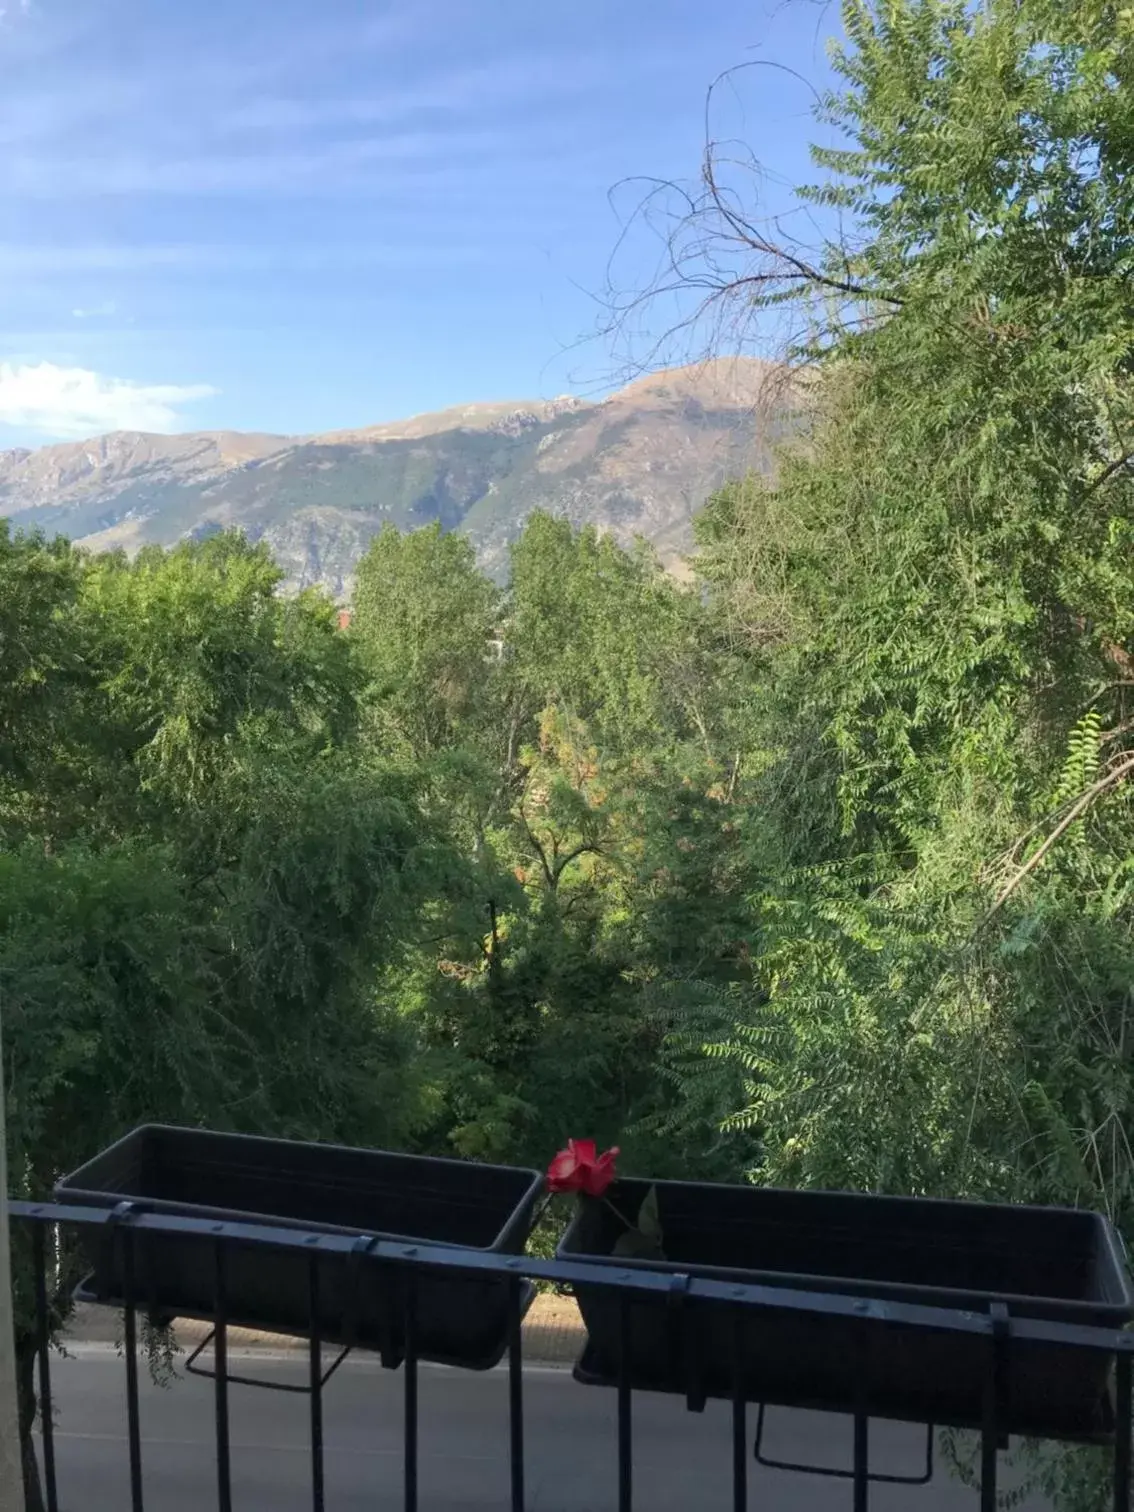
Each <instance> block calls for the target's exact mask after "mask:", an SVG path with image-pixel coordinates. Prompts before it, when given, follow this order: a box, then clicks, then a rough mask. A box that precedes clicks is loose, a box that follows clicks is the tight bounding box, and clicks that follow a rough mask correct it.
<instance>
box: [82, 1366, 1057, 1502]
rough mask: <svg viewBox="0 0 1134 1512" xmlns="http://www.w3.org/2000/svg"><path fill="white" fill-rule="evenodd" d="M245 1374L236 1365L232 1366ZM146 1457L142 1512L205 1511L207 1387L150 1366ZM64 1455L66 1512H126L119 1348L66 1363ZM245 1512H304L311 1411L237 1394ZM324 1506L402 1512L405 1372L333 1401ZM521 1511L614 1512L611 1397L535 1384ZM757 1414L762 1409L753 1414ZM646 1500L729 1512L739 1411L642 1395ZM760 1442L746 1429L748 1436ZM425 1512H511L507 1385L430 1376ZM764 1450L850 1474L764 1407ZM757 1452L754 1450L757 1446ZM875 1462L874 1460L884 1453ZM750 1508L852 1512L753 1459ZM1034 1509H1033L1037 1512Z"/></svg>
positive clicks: (894, 1448)
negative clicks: (158, 1380) (168, 1379)
mask: <svg viewBox="0 0 1134 1512" xmlns="http://www.w3.org/2000/svg"><path fill="white" fill-rule="evenodd" d="M236 1368H237V1366H236V1364H235V1362H233V1363H232V1364H230V1369H236ZM240 1368H241V1369H243V1370H246V1371H249V1372H252V1373H256V1374H262V1375H267V1376H269V1377H270V1378H271V1379H274V1380H277V1381H295V1382H302V1380H303V1364H302V1360H301V1359H298V1358H296V1357H294V1356H293V1357H292V1358H290V1359H289V1358H286V1357H279V1356H271V1357H267V1356H264V1355H262V1354H258V1355H257V1356H255V1357H248V1358H245V1359H242V1360H241V1362H240ZM142 1376H143V1386H142V1402H141V1414H142V1434H143V1446H142V1463H143V1473H144V1478H145V1505H146V1512H208V1509H209V1508H212V1507H214V1506H215V1505H216V1500H215V1497H216V1489H215V1470H214V1459H213V1445H214V1437H213V1434H214V1418H213V1391H212V1386H211V1383H209V1382H208V1381H204V1380H201V1379H199V1378H196V1377H192V1376H181V1377H179V1378H178V1380H176V1381H175V1382H174V1383H173V1384H172V1385H171V1386H168V1387H166V1388H160V1387H156V1386H154V1385H153V1384H152V1383H151V1382H150V1381H149V1380H148V1378H147V1375H146V1372H145V1371H144V1370H143V1372H142ZM54 1385H55V1392H56V1401H57V1408H58V1410H57V1414H56V1421H57V1425H58V1427H57V1455H58V1465H59V1491H60V1505H61V1512H124V1509H126V1508H128V1507H129V1494H128V1491H129V1480H128V1472H127V1457H126V1443H125V1432H126V1429H125V1406H124V1399H123V1385H124V1369H123V1365H122V1362H121V1360H120V1359H119V1358H117V1356H116V1355H115V1354H114V1352H113V1351H112V1350H108V1349H102V1348H99V1347H97V1346H78V1353H77V1355H76V1356H75V1357H73V1358H70V1359H64V1360H57V1361H56V1364H55V1369H54ZM230 1398H231V1425H232V1426H231V1433H232V1468H233V1502H234V1512H308V1509H309V1508H310V1507H311V1498H310V1490H309V1479H308V1477H309V1459H308V1447H307V1446H308V1441H309V1440H308V1417H307V1402H306V1399H305V1398H303V1397H300V1396H290V1395H286V1394H283V1393H280V1392H267V1391H258V1390H255V1389H251V1388H249V1387H240V1386H233V1387H231V1388H230ZM324 1401H325V1425H326V1426H325V1435H326V1480H327V1484H326V1491H327V1496H326V1506H327V1512H363V1509H366V1512H395V1509H400V1508H401V1507H402V1499H401V1498H402V1480H401V1473H402V1461H401V1456H402V1440H401V1421H402V1406H401V1402H402V1376H401V1373H400V1372H398V1373H391V1372H386V1371H383V1370H382V1369H381V1368H380V1367H379V1366H378V1365H377V1363H376V1362H374V1361H371V1360H368V1359H366V1358H358V1359H353V1358H352V1359H351V1360H350V1361H348V1362H347V1364H346V1365H345V1366H344V1367H343V1368H342V1370H341V1371H340V1372H339V1373H338V1374H337V1375H336V1376H335V1377H334V1378H333V1379H332V1381H330V1382H329V1383H328V1386H327V1389H326V1392H325V1398H324ZM525 1406H526V1420H525V1421H526V1428H525V1431H526V1441H527V1455H526V1460H527V1493H528V1495H527V1507H528V1512H608V1509H609V1512H614V1508H615V1507H616V1500H617V1499H616V1491H615V1484H616V1482H615V1417H614V1409H615V1398H614V1394H613V1393H612V1392H610V1391H607V1390H603V1389H601V1388H594V1387H591V1388H588V1387H584V1386H579V1385H577V1384H576V1383H575V1382H574V1381H573V1380H572V1379H571V1377H570V1375H569V1373H568V1372H566V1371H564V1370H558V1369H552V1368H538V1367H536V1368H532V1369H529V1370H528V1371H527V1372H526V1373H525ZM753 1417H754V1414H753ZM634 1435H635V1439H634V1443H635V1454H634V1461H635V1506H636V1507H639V1508H641V1509H643V1512H714V1509H716V1508H720V1509H721V1512H729V1509H731V1507H732V1500H731V1495H732V1491H731V1475H730V1466H731V1459H730V1455H731V1438H730V1433H729V1417H728V1411H727V1408H726V1407H725V1405H724V1404H721V1403H713V1404H710V1406H709V1407H708V1409H707V1410H706V1411H705V1413H704V1414H702V1415H697V1414H691V1413H687V1412H686V1410H685V1406H684V1403H683V1402H681V1401H679V1400H673V1399H670V1398H666V1397H660V1396H650V1395H642V1396H638V1397H636V1398H635V1400H634ZM871 1435H872V1451H871V1452H872V1468H874V1469H877V1470H879V1471H882V1472H890V1473H894V1472H896V1473H909V1472H911V1471H914V1470H915V1469H916V1467H917V1464H918V1456H919V1452H920V1450H921V1448H922V1446H923V1443H924V1440H923V1437H922V1434H921V1432H920V1431H919V1430H915V1429H912V1428H906V1427H904V1426H901V1425H890V1424H885V1425H884V1424H872V1427H871ZM750 1443H751V1434H750ZM420 1448H421V1461H420V1464H421V1471H420V1474H421V1482H420V1508H421V1512H488V1509H490V1508H491V1509H492V1512H503V1509H507V1508H508V1507H509V1506H510V1502H509V1499H508V1498H509V1478H508V1477H509V1462H508V1416H507V1376H506V1374H505V1373H504V1372H503V1371H493V1372H490V1373H489V1374H487V1375H474V1374H470V1373H467V1372H457V1371H449V1370H445V1369H442V1368H439V1367H422V1370H421V1373H420ZM765 1452H766V1453H768V1454H769V1455H771V1456H773V1457H777V1458H784V1459H807V1460H811V1461H814V1460H816V1459H820V1460H822V1459H824V1458H825V1460H826V1462H827V1463H828V1464H830V1463H835V1464H839V1463H841V1464H843V1465H846V1464H847V1463H849V1454H850V1429H849V1425H848V1424H846V1423H844V1421H843V1420H842V1419H838V1418H829V1417H819V1416H813V1415H809V1414H806V1413H795V1412H786V1411H770V1412H769V1414H768V1423H767V1439H766V1443H765ZM749 1453H750V1455H751V1449H750V1450H749ZM875 1454H876V1455H877V1458H875V1457H874V1456H875ZM749 1464H750V1466H751V1471H750V1482H749V1505H750V1506H751V1507H752V1508H753V1509H754V1512H755V1509H757V1508H759V1509H761V1512H763V1509H768V1512H805V1509H806V1512H849V1509H850V1506H851V1490H850V1486H849V1483H848V1482H846V1481H837V1480H831V1479H827V1478H823V1477H819V1476H801V1475H795V1474H789V1473H787V1472H784V1471H777V1470H768V1469H764V1468H762V1467H760V1466H757V1465H755V1464H754V1463H753V1462H752V1460H751V1458H750V1460H749ZM976 1504H977V1499H976V1496H975V1494H974V1493H972V1492H966V1491H964V1490H963V1489H962V1488H961V1487H960V1486H958V1485H957V1484H956V1483H955V1482H952V1481H951V1480H950V1477H949V1475H948V1472H947V1471H946V1470H945V1468H944V1467H939V1468H938V1471H937V1474H936V1476H935V1478H934V1481H933V1483H932V1484H931V1485H929V1486H927V1487H924V1488H910V1487H901V1486H898V1487H893V1486H878V1487H875V1488H874V1489H873V1491H872V1494H871V1501H870V1506H871V1512H898V1509H902V1512H974V1509H975V1507H976ZM1040 1507H1041V1504H1040V1503H1038V1502H1028V1503H1025V1504H1024V1508H1026V1509H1027V1512H1038V1509H1039V1508H1040Z"/></svg>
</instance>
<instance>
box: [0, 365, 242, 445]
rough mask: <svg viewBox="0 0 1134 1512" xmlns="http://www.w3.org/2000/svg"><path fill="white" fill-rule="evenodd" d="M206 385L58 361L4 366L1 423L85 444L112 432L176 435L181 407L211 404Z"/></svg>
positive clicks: (1, 367) (0, 369)
mask: <svg viewBox="0 0 1134 1512" xmlns="http://www.w3.org/2000/svg"><path fill="white" fill-rule="evenodd" d="M216 392H217V390H216V389H214V388H211V387H210V386H209V385H208V384H206V383H189V384H173V383H157V384H146V383H134V382H132V381H131V380H130V379H128V378H111V377H108V376H107V375H106V374H104V373H96V372H92V371H91V369H89V368H65V367H57V366H56V365H55V363H53V362H38V363H33V364H27V365H23V366H17V365H16V364H13V363H10V362H0V424H3V425H13V426H21V427H23V428H24V429H27V430H34V431H40V432H42V433H43V434H44V435H48V436H65V437H69V438H73V439H77V440H79V439H82V438H83V437H85V436H93V435H97V434H99V433H100V432H102V431H111V430H142V431H171V430H176V429H177V427H178V425H179V424H180V423H181V416H180V415H179V413H178V408H179V406H181V405H183V404H188V403H191V402H192V401H193V400H194V399H209V398H211V397H212V396H213V395H214V394H215V393H216Z"/></svg>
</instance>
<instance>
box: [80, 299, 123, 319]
mask: <svg viewBox="0 0 1134 1512" xmlns="http://www.w3.org/2000/svg"><path fill="white" fill-rule="evenodd" d="M71 314H72V315H73V316H74V317H75V319H76V320H107V319H109V317H110V316H111V315H117V314H118V306H117V305H116V304H115V303H114V300H113V299H104V300H103V301H102V303H101V304H96V305H91V306H89V308H87V309H85V310H84V309H78V310H72V311H71Z"/></svg>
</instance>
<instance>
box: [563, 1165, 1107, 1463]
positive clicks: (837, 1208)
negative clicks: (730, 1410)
mask: <svg viewBox="0 0 1134 1512" xmlns="http://www.w3.org/2000/svg"><path fill="white" fill-rule="evenodd" d="M652 1184H653V1185H656V1187H657V1192H658V1207H659V1215H660V1219H661V1227H662V1234H663V1243H664V1249H665V1255H666V1259H665V1260H664V1261H648V1260H626V1259H623V1258H622V1257H613V1258H612V1264H615V1265H617V1267H618V1269H619V1270H622V1271H625V1270H629V1269H639V1268H645V1269H649V1270H654V1271H663V1272H668V1273H686V1274H691V1275H695V1276H703V1277H710V1278H715V1279H718V1280H722V1281H734V1282H738V1281H746V1282H756V1283H764V1284H767V1285H772V1286H781V1287H785V1288H786V1287H790V1288H793V1289H797V1290H806V1291H819V1292H828V1293H842V1294H850V1295H853V1296H868V1297H871V1298H877V1299H879V1300H883V1301H893V1302H908V1303H915V1304H921V1305H923V1306H929V1307H946V1308H954V1309H959V1310H962V1311H974V1312H985V1313H987V1312H988V1310H989V1307H990V1304H992V1303H994V1302H1002V1303H1003V1304H1004V1305H1005V1306H1006V1307H1007V1309H1008V1313H1009V1317H1010V1318H1011V1317H1017V1318H1041V1319H1046V1320H1048V1321H1052V1320H1054V1321H1060V1322H1067V1323H1080V1324H1089V1325H1094V1326H1099V1327H1105V1328H1122V1327H1124V1326H1125V1325H1126V1324H1127V1323H1128V1322H1129V1321H1130V1319H1131V1318H1132V1317H1134V1291H1132V1288H1131V1284H1130V1281H1129V1278H1128V1276H1127V1273H1126V1269H1125V1266H1124V1264H1123V1261H1122V1255H1121V1250H1120V1241H1119V1239H1118V1236H1117V1234H1116V1232H1115V1230H1114V1229H1113V1227H1112V1226H1111V1225H1110V1223H1108V1222H1107V1220H1106V1219H1105V1218H1103V1217H1101V1216H1099V1215H1098V1214H1095V1213H1089V1212H1079V1211H1072V1210H1069V1209H1063V1208H1035V1207H1024V1206H1008V1205H994V1204H991V1203H973V1202H943V1201H938V1200H933V1199H929V1198H916V1197H908V1198H907V1197H878V1196H873V1195H865V1194H858V1193H849V1192H816V1191H803V1192H793V1191H779V1190H774V1189H767V1188H760V1187H751V1186H744V1187H738V1186H722V1185H715V1184H708V1183H698V1182H684V1181H659V1182H656V1183H652ZM650 1185H651V1183H649V1182H645V1181H618V1182H616V1183H615V1184H614V1185H613V1186H612V1187H611V1188H610V1190H609V1192H608V1194H607V1195H608V1197H609V1199H610V1202H611V1203H612V1204H613V1206H614V1207H615V1208H617V1209H618V1210H619V1211H620V1212H622V1213H624V1214H625V1215H626V1217H627V1218H628V1219H630V1220H634V1219H635V1218H636V1217H637V1212H638V1208H639V1206H640V1204H641V1202H642V1199H643V1198H644V1196H645V1195H646V1193H647V1191H648V1190H649V1187H650ZM621 1232H623V1225H622V1224H620V1223H619V1221H618V1218H617V1217H616V1216H615V1215H614V1213H612V1212H611V1211H610V1209H609V1208H608V1207H607V1206H606V1204H605V1203H604V1202H599V1201H595V1200H594V1199H591V1198H584V1199H582V1202H581V1205H580V1208H579V1211H578V1212H577V1214H576V1216H575V1218H574V1219H573V1221H572V1223H571V1225H570V1227H569V1228H568V1230H567V1232H566V1233H565V1234H564V1236H563V1238H562V1240H561V1241H560V1244H559V1249H558V1253H559V1255H560V1256H561V1257H564V1258H566V1257H568V1256H570V1257H574V1258H582V1257H589V1258H602V1257H611V1255H612V1250H613V1247H614V1244H615V1242H616V1240H617V1238H618V1235H619V1234H620V1233H621ZM577 1291H578V1299H579V1307H580V1310H581V1312H582V1315H583V1321H584V1323H585V1324H586V1328H587V1333H588V1335H589V1340H590V1342H589V1345H588V1348H587V1350H586V1354H585V1357H584V1360H583V1362H581V1367H580V1369H579V1370H578V1371H577V1372H576V1374H577V1375H578V1376H579V1378H580V1379H584V1380H588V1381H594V1382H597V1383H602V1384H610V1383H612V1382H613V1381H614V1380H616V1379H617V1376H618V1371H619V1365H620V1358H621V1346H620V1338H621V1335H620V1320H619V1306H620V1303H619V1294H618V1292H617V1291H616V1290H615V1289H612V1288H602V1287H589V1286H585V1285H580V1286H579V1287H578V1288H577ZM628 1307H629V1316H628V1320H627V1328H628V1334H627V1339H628V1355H629V1358H628V1362H627V1363H628V1374H629V1376H630V1379H631V1382H632V1383H633V1384H634V1385H635V1386H638V1387H640V1388H643V1389H646V1390H657V1391H675V1392H680V1393H683V1394H687V1395H689V1396H690V1397H691V1398H693V1399H696V1398H698V1397H700V1396H731V1395H732V1393H733V1380H734V1370H735V1368H736V1365H735V1362H736V1361H737V1360H738V1359H739V1361H740V1366H739V1368H740V1372H741V1379H742V1388H743V1391H744V1395H745V1397H746V1398H747V1399H748V1400H749V1401H755V1402H767V1403H778V1404H782V1405H785V1406H799V1407H814V1408H819V1409H825V1410H829V1411H838V1412H850V1411H855V1410H858V1411H867V1412H868V1413H869V1414H870V1415H872V1416H879V1417H894V1418H902V1419H906V1420H909V1421H914V1422H928V1423H935V1424H939V1425H952V1426H958V1427H979V1425H980V1422H981V1413H982V1404H983V1396H982V1393H983V1390H984V1383H985V1380H986V1371H987V1365H988V1359H989V1347H990V1346H989V1343H988V1340H987V1338H986V1337H974V1336H972V1335H961V1334H945V1333H930V1332H929V1331H927V1330H924V1329H916V1330H915V1329H913V1328H910V1327H908V1326H907V1327H905V1328H903V1327H901V1326H899V1325H895V1324H894V1323H892V1322H883V1321H881V1320H874V1319H871V1318H867V1319H866V1320H865V1321H864V1320H863V1319H861V1318H845V1319H844V1318H840V1317H830V1316H827V1317H821V1316H808V1315H805V1314H802V1313H798V1312H797V1313H790V1312H776V1311H772V1310H767V1311H766V1310H764V1309H760V1310H758V1311H756V1310H750V1311H749V1312H748V1313H747V1314H742V1313H741V1310H740V1309H729V1308H726V1307H721V1306H720V1305H719V1304H716V1305H714V1304H713V1303H710V1302H705V1301H697V1300H694V1299H691V1298H690V1299H685V1300H684V1301H683V1302H682V1303H681V1304H680V1305H679V1306H675V1305H674V1303H673V1302H672V1301H671V1300H670V1299H669V1298H668V1297H655V1296H650V1297H643V1296H642V1295H641V1294H639V1296H638V1297H637V1298H635V1299H634V1300H633V1301H631V1302H629V1304H628ZM738 1329H739V1330H740V1333H739V1336H738ZM1109 1376H1110V1367H1109V1360H1108V1357H1107V1356H1106V1355H1105V1354H1103V1353H1097V1354H1090V1353H1087V1352H1085V1351H1073V1350H1067V1349H1060V1348H1057V1347H1054V1346H1051V1345H1047V1346H1045V1345H1041V1344H1028V1343H1023V1342H1020V1341H1014V1342H1013V1341H1012V1340H1011V1339H1010V1340H1009V1343H1008V1345H1007V1352H1006V1357H1005V1367H1004V1380H1003V1386H1004V1390H1003V1393H1002V1400H1003V1403H1004V1414H1005V1419H1006V1421H1004V1422H1003V1423H1002V1424H1001V1426H1002V1428H1003V1429H1004V1431H1005V1432H1009V1431H1010V1432H1013V1433H1026V1432H1031V1433H1037V1434H1043V1435H1047V1436H1052V1437H1060V1438H1084V1439H1090V1438H1094V1437H1097V1436H1098V1435H1099V1434H1100V1433H1104V1432H1105V1426H1106V1424H1107V1423H1108V1422H1109V1421H1110V1420H1111V1415H1110V1403H1109V1395H1110V1393H1109Z"/></svg>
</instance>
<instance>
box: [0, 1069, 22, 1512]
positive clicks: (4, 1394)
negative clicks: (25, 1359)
mask: <svg viewBox="0 0 1134 1512" xmlns="http://www.w3.org/2000/svg"><path fill="white" fill-rule="evenodd" d="M23 1509H24V1466H23V1456H22V1454H21V1453H20V1414H19V1406H18V1397H17V1395H16V1329H15V1319H14V1317H13V1315H12V1247H11V1236H10V1232H9V1225H8V1142H7V1126H6V1124H5V1122H4V1058H3V1049H2V1048H0V1512H23Z"/></svg>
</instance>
